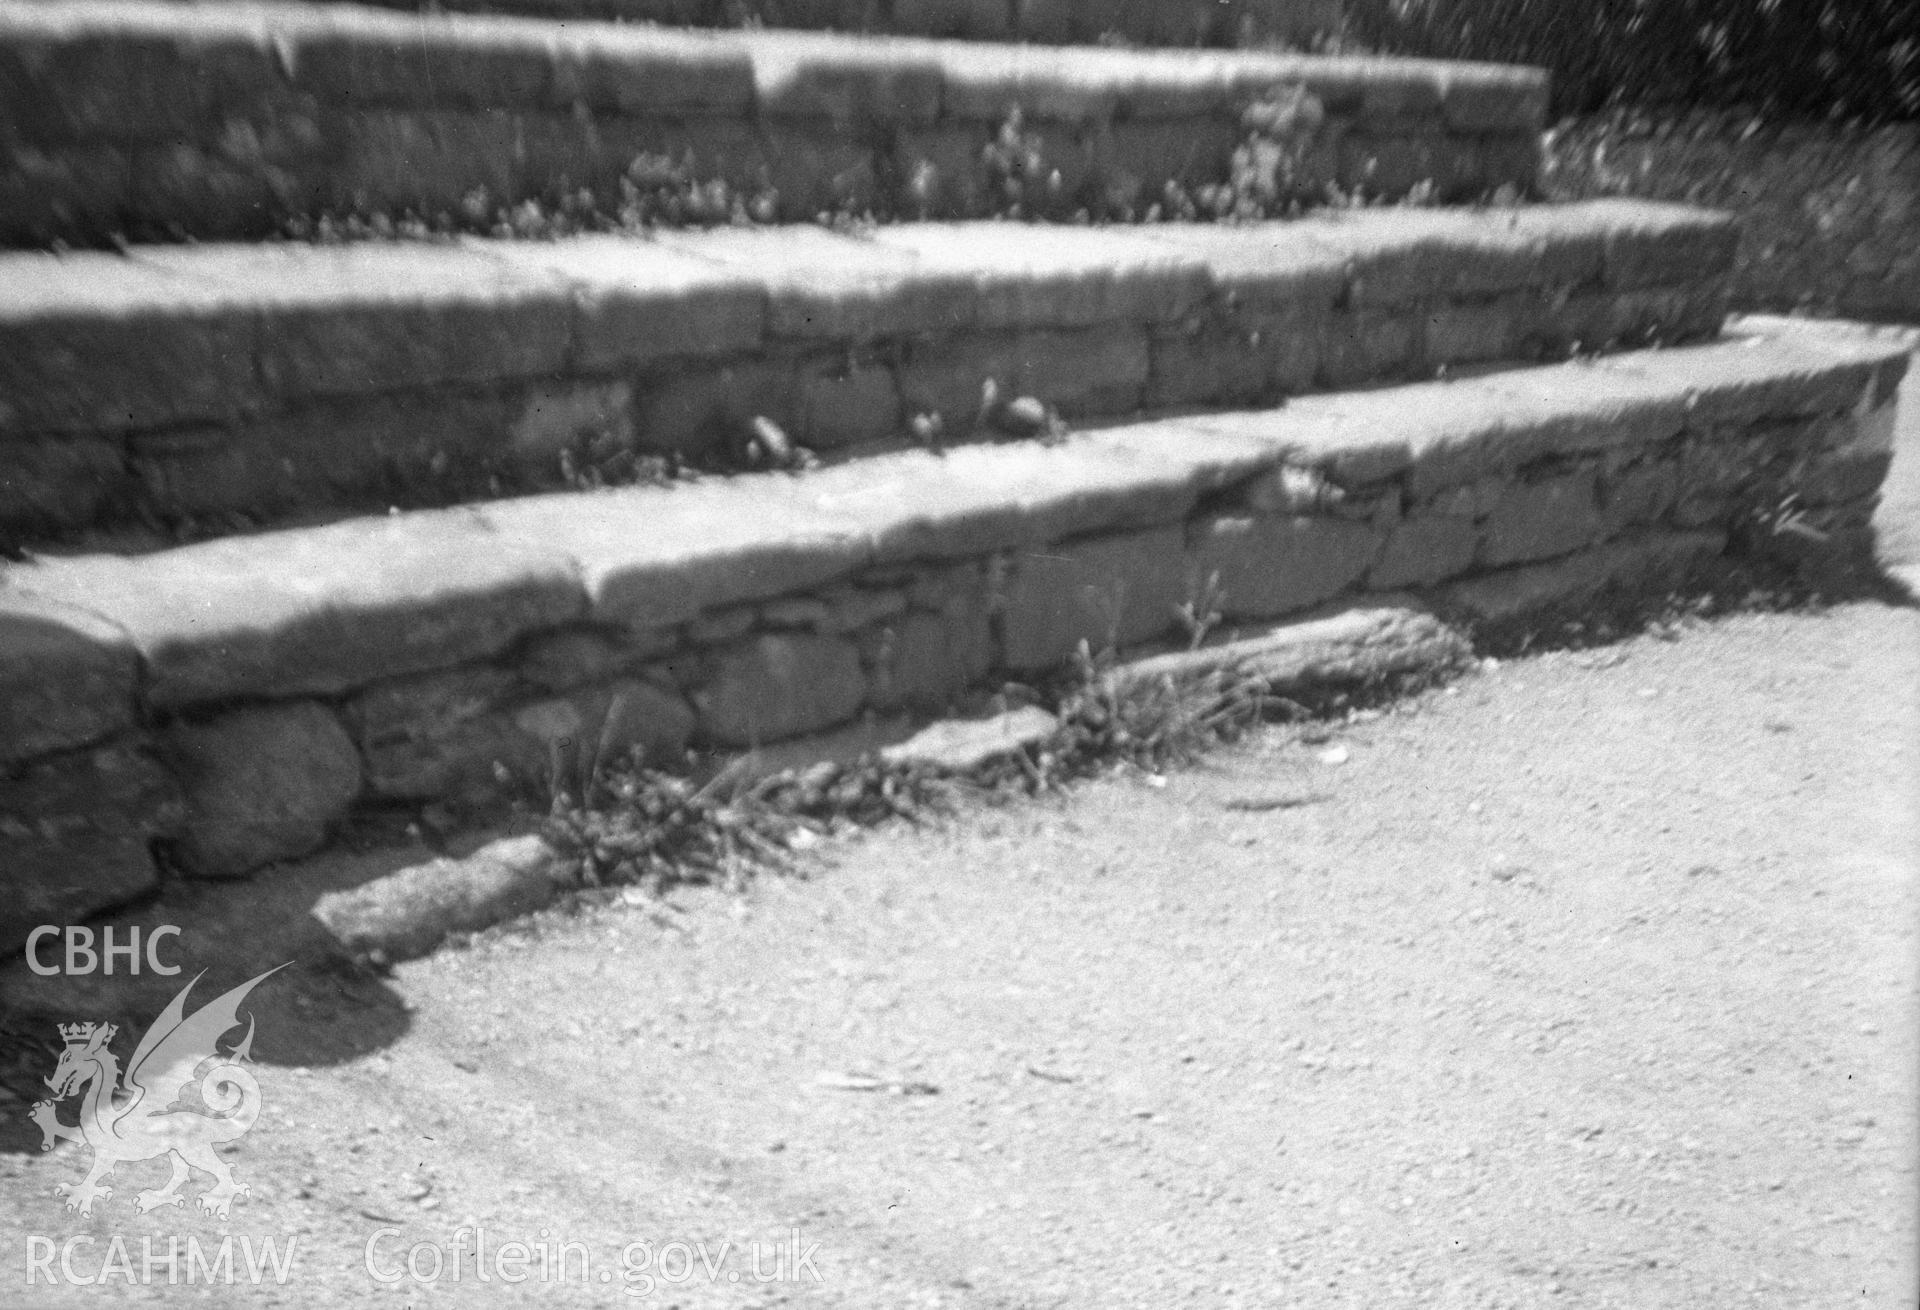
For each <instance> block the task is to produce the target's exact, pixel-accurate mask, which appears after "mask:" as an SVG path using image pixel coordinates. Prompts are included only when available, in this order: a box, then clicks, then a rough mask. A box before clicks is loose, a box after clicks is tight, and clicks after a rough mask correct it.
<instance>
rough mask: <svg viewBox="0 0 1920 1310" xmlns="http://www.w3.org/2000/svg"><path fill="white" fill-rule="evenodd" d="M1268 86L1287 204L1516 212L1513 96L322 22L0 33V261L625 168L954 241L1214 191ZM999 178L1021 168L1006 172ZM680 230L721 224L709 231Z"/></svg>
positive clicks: (551, 28)
mask: <svg viewBox="0 0 1920 1310" xmlns="http://www.w3.org/2000/svg"><path fill="white" fill-rule="evenodd" d="M1276 87H1299V88H1304V89H1305V90H1306V91H1309V92H1311V93H1312V94H1313V95H1315V96H1316V97H1317V98H1318V101H1319V102H1320V105H1321V108H1322V110H1323V112H1324V120H1323V121H1321V122H1320V124H1319V126H1318V128H1317V130H1316V131H1315V132H1314V134H1313V138H1312V149H1311V151H1310V152H1309V153H1308V157H1307V158H1306V159H1305V160H1304V161H1303V164H1302V167H1303V169H1304V170H1305V172H1304V173H1303V177H1304V178H1306V180H1309V181H1316V182H1317V181H1330V182H1337V183H1339V184H1340V185H1343V186H1345V187H1346V188H1348V189H1349V190H1354V189H1364V190H1365V191H1366V192H1368V193H1369V194H1373V195H1386V196H1392V195H1399V194H1403V193H1405V192H1407V191H1408V190H1410V189H1412V188H1413V187H1415V186H1416V185H1418V184H1420V183H1423V182H1431V183H1432V185H1433V187H1434V188H1435V189H1436V191H1437V193H1438V194H1439V195H1440V196H1442V197H1443V198H1445V197H1451V196H1469V195H1476V194H1479V193H1481V192H1484V191H1490V190H1492V189H1494V188H1497V187H1499V186H1502V185H1507V186H1510V187H1512V188H1514V189H1517V190H1518V191H1519V192H1521V193H1526V192H1528V191H1530V190H1531V188H1532V186H1533V183H1534V180H1535V174H1536V165H1537V155H1538V142H1537V140H1536V137H1537V133H1538V131H1539V128H1540V126H1541V123H1542V119H1543V117H1544V114H1545V109H1546V81H1545V77H1544V75H1543V74H1541V73H1540V72H1539V71H1538V70H1530V69H1510V68H1501V67H1496V66H1493V65H1442V64H1437V63H1421V62H1418V61H1391V60H1366V59H1350V58H1317V57H1311V56H1289V55H1278V54H1259V53H1253V52H1192V53H1188V54H1183V55H1179V56H1173V57H1169V56H1167V55H1164V54H1157V53H1154V52H1146V51H1138V52H1135V51H1124V50H1113V49H1084V48H1083V49H1067V48H1060V47H1044V46H1016V45H1000V46H990V45H980V44H970V43H967V42H940V41H931V40H912V39H897V40H880V39H877V38H860V37H836V36H829V35H825V34H819V33H804V32H771V31H763V32H739V31H727V32H691V31H679V30H672V29H664V28H650V27H641V26H616V25H611V24H575V25H571V26H565V25H555V24H551V23H547V22H541V21H538V20H532V19H527V20H518V19H508V18H499V19H476V18H443V17H434V16H413V15H399V14H392V13H387V12H381V11H374V10H364V9H358V8H355V7H352V6H321V7H317V8H300V7H294V6H287V7H284V8H273V7H266V8H251V7H249V8H230V7H228V6H174V5H165V4H142V3H124V4H115V5H8V6H5V7H3V8H0V242H7V243H12V244H29V245H31V244H45V243H48V242H53V241H60V242H65V243H67V244H103V243H105V242H107V241H109V240H111V239H114V238H116V237H121V236H124V237H126V238H131V239H134V240H152V239H169V238H178V237H181V236H193V237H197V238H202V239H208V238H220V237H256V236H261V235H266V234H271V233H274V232H277V231H280V230H282V229H284V228H285V227H286V226H287V224H288V223H289V221H290V220H293V219H296V218H300V217H302V216H311V215H314V214H316V213H321V212H328V211H331V212H339V213H349V212H352V213H369V214H382V215H386V214H391V215H399V214H401V213H403V212H405V211H412V212H414V213H416V214H418V215H420V216H421V217H422V218H423V219H427V220H432V219H434V218H435V217H436V216H437V215H440V214H447V215H450V216H453V217H455V218H459V217H462V216H472V215H477V216H478V217H479V218H480V219H482V220H488V221H490V216H491V215H493V214H494V213H495V212H496V211H497V210H498V209H500V208H501V207H511V206H514V205H516V204H518V203H520V202H522V201H540V202H544V203H547V204H549V205H552V206H556V207H565V206H568V205H574V204H576V203H577V202H578V201H579V200H580V196H581V192H582V191H583V190H585V191H586V192H588V193H590V203H589V204H588V205H587V206H586V208H588V209H596V210H599V211H603V212H605V213H609V214H612V213H615V212H617V211H618V210H619V208H620V205H621V203H622V194H623V193H622V189H621V182H622V179H629V180H631V178H632V177H633V176H634V173H633V166H634V165H635V162H636V160H638V159H640V158H641V157H642V156H653V157H666V158H669V159H672V160H675V161H685V160H688V159H690V160H691V165H690V167H691V174H692V180H693V181H695V182H698V183H702V184H705V183H711V182H714V181H725V182H726V183H728V184H729V185H730V186H731V187H732V188H733V194H735V195H738V196H741V197H752V198H754V205H753V212H754V215H755V216H757V217H760V218H762V219H779V220H782V221H810V220H812V219H814V218H815V217H816V215H818V214H820V213H822V212H824V211H840V212H851V213H860V212H864V211H866V210H869V209H875V210H881V211H889V210H892V211H898V212H900V213H902V214H904V215H906V216H909V217H915V218H929V217H931V218H938V217H971V216H976V215H980V214H983V213H987V212H997V211H998V210H999V208H1000V207H1001V206H1003V205H1004V204H1005V197H1004V195H1003V194H1002V190H1003V185H1002V184H1003V183H1004V181H1005V180H1006V179H1005V178H1004V177H1002V176H1001V173H1000V172H996V167H998V168H999V169H1000V170H1001V171H1002V172H1004V169H1005V167H1006V162H1005V161H1004V160H1002V161H1001V164H1000V165H998V166H996V165H994V164H993V162H992V157H991V155H990V152H988V151H987V147H988V146H989V144H991V143H992V142H994V141H995V140H996V139H998V136H999V133H1000V131H1001V129H1002V128H1003V127H1004V126H1005V125H1006V123H1007V121H1008V118H1009V114H1010V112H1011V111H1013V110H1015V109H1016V108H1018V109H1019V110H1020V112H1021V113H1022V115H1023V118H1022V123H1023V128H1022V131H1023V132H1024V133H1025V134H1027V135H1030V136H1032V137H1034V138H1037V140H1038V142H1039V145H1040V147H1041V151H1040V156H1039V161H1040V162H1039V163H1038V166H1037V167H1038V172H1037V174H1036V176H1035V177H1034V178H1033V179H1032V181H1033V184H1034V185H1035V186H1036V187H1038V188H1040V189H1041V190H1043V191H1047V192H1049V193H1050V194H1057V195H1059V196H1061V197H1065V198H1066V202H1065V208H1066V209H1067V210H1068V211H1070V210H1071V209H1072V208H1073V203H1074V202H1075V198H1076V197H1077V198H1079V199H1081V200H1084V201H1085V202H1086V203H1088V204H1092V205H1095V206H1096V207H1097V206H1099V205H1102V204H1105V203H1107V201H1108V200H1109V199H1110V198H1111V197H1114V196H1120V197H1123V198H1124V197H1127V196H1131V197H1133V198H1134V199H1136V200H1138V201H1140V202H1141V207H1143V208H1144V205H1145V202H1146V201H1147V200H1151V199H1152V198H1153V197H1155V196H1157V195H1158V194H1159V193H1160V192H1161V190H1162V189H1163V187H1164V184H1165V183H1167V182H1168V181H1178V182H1183V183H1188V184H1198V183H1203V182H1204V183H1224V182H1226V181H1227V180H1228V174H1229V167H1230V158H1231V155H1232V153H1233V150H1234V148H1235V146H1236V145H1237V144H1238V143H1239V142H1240V141H1241V139H1242V137H1243V135H1244V129H1243V126H1242V122H1241V119H1242V114H1243V112H1244V111H1245V110H1246V109H1247V107H1248V106H1249V104H1250V103H1252V102H1253V101H1255V100H1257V99H1259V98H1260V97H1262V96H1264V95H1267V94H1269V93H1271V92H1272V91H1273V90H1274V89H1275V88H1276ZM1021 154H1022V162H1021V163H1020V165H1019V167H1020V169H1021V170H1022V171H1023V172H1024V171H1025V170H1026V167H1027V166H1026V164H1025V162H1024V149H1023V150H1022V152H1021ZM710 217H713V218H716V219H718V220H721V221H724V220H725V219H726V217H727V213H726V207H725V206H722V212H720V213H719V214H716V215H711V216H710Z"/></svg>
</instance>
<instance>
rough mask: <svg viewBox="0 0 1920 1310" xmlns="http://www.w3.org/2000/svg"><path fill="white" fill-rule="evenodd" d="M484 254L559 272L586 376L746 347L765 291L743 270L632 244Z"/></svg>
mask: <svg viewBox="0 0 1920 1310" xmlns="http://www.w3.org/2000/svg"><path fill="white" fill-rule="evenodd" d="M487 250H488V252H489V253H490V254H493V255H494V256H495V257H496V258H499V259H501V260H503V261H504V262H506V263H507V264H509V265H512V266H514V267H519V268H537V269H541V270H545V271H546V272H548V273H553V274H558V275H559V276H561V277H564V278H565V279H566V280H567V281H568V283H570V284H571V287H572V293H573V298H574V301H575V303H576V304H577V306H578V319H577V325H576V329H575V330H576V334H577V335H576V339H575V349H576V352H577V353H576V356H575V358H576V360H577V363H578V366H579V367H580V368H582V369H586V370H589V371H593V372H601V371H607V370H612V369H616V368H622V367H626V366H629V365H634V364H644V363H648V362H651V361H653V360H657V359H666V358H670V357H673V356H679V355H726V354H732V353H736V352H743V351H747V350H752V349H754V348H755V347H757V346H759V345H760V342H761V339H762V337H763V336H764V335H765V331H766V319H767V292H766V288H765V287H764V286H762V285H761V284H760V282H759V281H758V280H757V279H755V278H753V277H752V276H750V275H749V274H747V273H746V272H744V271H742V270H740V269H736V268H728V267H725V266H722V265H719V264H716V263H714V262H713V261H711V260H706V259H697V258H694V257H693V256H691V255H687V254H684V253H681V252H677V251H674V250H671V249H668V248H666V247H664V246H661V245H660V244H658V243H655V242H650V241H640V240H636V239H633V238H629V237H581V238H577V239H574V240H571V241H564V242H547V241H526V242H518V241H515V242H504V243H502V242H494V243H490V244H489V246H488V247H487Z"/></svg>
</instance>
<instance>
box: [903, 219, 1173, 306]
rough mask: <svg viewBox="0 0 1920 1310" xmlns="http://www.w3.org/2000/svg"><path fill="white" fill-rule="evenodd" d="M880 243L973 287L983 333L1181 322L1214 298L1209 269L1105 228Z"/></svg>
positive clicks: (918, 230) (1003, 230)
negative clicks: (1211, 290)
mask: <svg viewBox="0 0 1920 1310" xmlns="http://www.w3.org/2000/svg"><path fill="white" fill-rule="evenodd" d="M874 240H875V241H876V242H877V243H879V244H880V245H882V246H884V247H885V248H887V249H890V250H900V251H907V252H911V253H912V255H913V256H914V257H915V259H916V261H917V263H916V267H917V268H919V269H921V270H923V271H924V272H925V273H938V274H940V275H944V276H948V277H952V278H954V279H957V280H960V281H963V282H965V283H966V284H967V285H969V286H971V287H972V288H973V290H974V293H975V295H976V296H977V298H978V300H977V308H976V310H975V314H976V318H975V321H974V323H973V324H972V326H975V327H977V328H979V329H980V330H982V331H988V332H992V331H999V330H1003V329H1021V328H1068V327H1093V326H1098V325H1102V324H1118V323H1140V324H1145V323H1155V322H1172V321H1174V320H1177V319H1180V318H1184V317H1185V316H1186V315H1188V314H1190V313H1192V312H1193V311H1194V310H1196V309H1198V308H1199V307H1200V305H1201V304H1202V302H1203V301H1204V300H1205V299H1206V297H1207V294H1208V290H1209V287H1208V282H1209V277H1208V271H1207V266H1206V265H1205V264H1204V263H1202V262H1201V260H1200V259H1199V258H1197V257H1196V256H1194V255H1192V254H1189V253H1188V252H1186V251H1184V250H1182V249H1180V248H1179V247H1177V246H1175V245H1172V244H1170V243H1165V242H1158V241H1153V240H1149V239H1146V238H1143V237H1139V236H1134V235H1132V234H1131V233H1127V232H1122V231H1115V230H1112V229H1101V228H1067V227H1059V228H1055V227H1046V226H1025V225H1021V224H1012V223H969V224H949V223H912V224H903V225H899V226H894V227H882V228H879V229H877V230H876V232H875V234H874Z"/></svg>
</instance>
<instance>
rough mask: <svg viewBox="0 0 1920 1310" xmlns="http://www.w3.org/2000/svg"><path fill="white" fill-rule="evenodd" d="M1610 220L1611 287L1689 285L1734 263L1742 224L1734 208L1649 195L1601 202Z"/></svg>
mask: <svg viewBox="0 0 1920 1310" xmlns="http://www.w3.org/2000/svg"><path fill="white" fill-rule="evenodd" d="M1596 208H1599V210H1600V212H1601V214H1602V215H1603V216H1604V221H1605V222H1606V224H1607V236H1606V247H1605V249H1606V255H1605V260H1606V268H1605V278H1606V284H1607V286H1608V287H1610V288H1613V289H1615V290H1620V291H1631V290H1636V289H1640V288H1648V287H1665V286H1676V285H1686V284H1689V283H1693V282H1696V281H1698V280H1699V279H1701V278H1703V277H1712V276H1716V275H1720V274H1724V273H1726V272H1727V271H1729V270H1730V269H1731V268H1732V267H1733V256H1734V251H1735V248H1736V247H1737V246H1738V245H1739V242H1740V229H1739V227H1738V225H1737V224H1736V223H1735V221H1734V218H1733V216H1732V215H1731V214H1725V213H1716V212H1713V211H1710V210H1703V209H1697V208H1693V207H1687V206H1680V205H1664V204H1655V203H1651V202H1647V201H1633V200H1614V201H1604V202H1598V203H1597V205H1596Z"/></svg>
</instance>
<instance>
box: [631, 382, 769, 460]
mask: <svg viewBox="0 0 1920 1310" xmlns="http://www.w3.org/2000/svg"><path fill="white" fill-rule="evenodd" d="M755 418H769V419H772V420H773V421H774V422H775V423H776V424H778V425H779V426H780V427H781V429H782V430H784V431H786V432H788V433H789V434H798V432H799V431H800V427H801V420H802V418H803V410H802V409H801V391H800V384H799V379H797V378H796V377H794V375H793V369H792V366H791V365H790V364H789V363H787V362H786V361H783V360H767V359H749V360H741V361H738V362H734V363H727V364H690V365H688V366H687V367H685V368H682V369H676V370H674V371H673V372H671V373H669V374H667V375H665V376H664V377H661V378H659V379H658V380H649V381H647V382H643V383H642V384H641V386H640V389H639V393H638V395H637V396H636V397H635V400H634V437H635V440H636V442H637V443H638V445H639V447H640V449H642V450H649V451H661V452H666V451H673V452H676V453H678V454H680V455H683V456H688V457H693V458H699V457H712V456H720V457H723V458H726V459H729V460H732V459H738V458H739V457H740V455H741V453H742V451H743V449H744V447H745V442H746V438H747V434H748V425H749V424H751V423H752V421H753V420H754V419H755Z"/></svg>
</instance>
